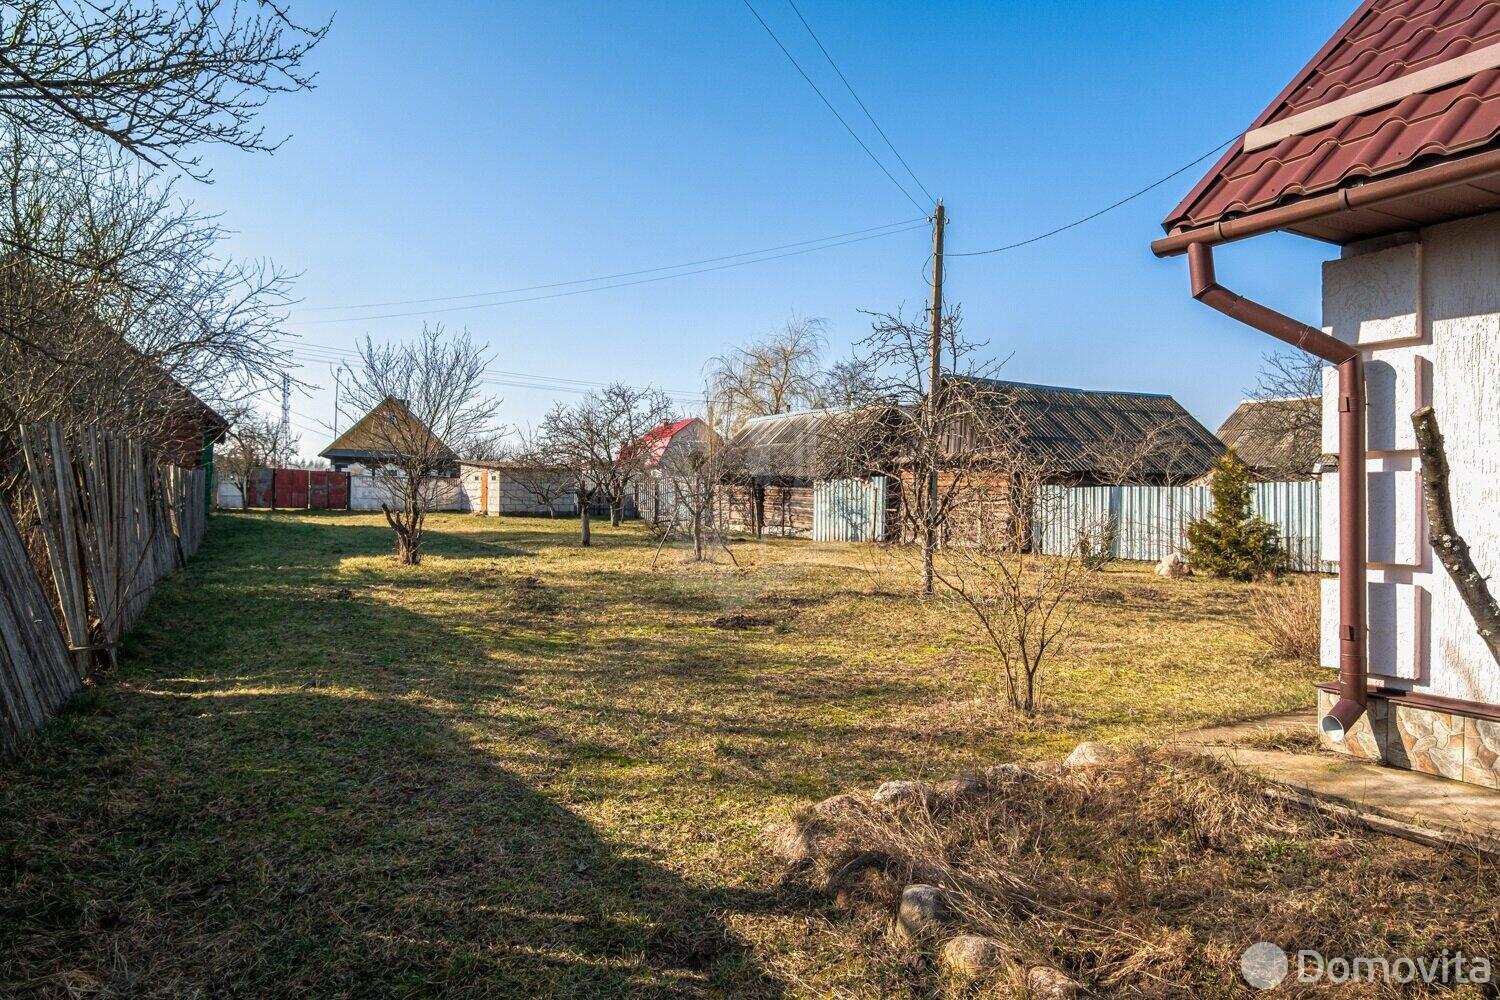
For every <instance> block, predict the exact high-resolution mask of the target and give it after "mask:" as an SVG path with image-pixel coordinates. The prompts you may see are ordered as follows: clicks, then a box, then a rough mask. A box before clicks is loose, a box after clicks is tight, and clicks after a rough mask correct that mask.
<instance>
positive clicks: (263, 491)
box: [245, 469, 276, 507]
mask: <svg viewBox="0 0 1500 1000" xmlns="http://www.w3.org/2000/svg"><path fill="white" fill-rule="evenodd" d="M275 479H276V470H275V469H251V470H250V475H249V477H248V480H247V482H246V483H245V486H246V489H245V492H246V493H247V494H248V495H247V496H246V497H245V506H246V507H273V506H275V503H276V494H275V486H274V483H275Z"/></svg>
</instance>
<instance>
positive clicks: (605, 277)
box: [303, 217, 926, 312]
mask: <svg viewBox="0 0 1500 1000" xmlns="http://www.w3.org/2000/svg"><path fill="white" fill-rule="evenodd" d="M918 222H926V218H925V217H924V218H921V219H903V220H901V221H900V222H887V223H886V224H885V225H883V226H871V227H870V228H868V229H855V230H853V231H851V232H847V233H835V234H834V235H832V236H819V237H818V238H817V239H811V240H799V241H798V242H796V243H783V244H781V245H780V246H774V247H762V248H761V249H759V250H745V251H742V252H740V253H730V254H725V255H723V256H722V257H705V258H703V259H702V260H689V261H683V262H682V263H680V264H663V265H662V266H661V267H646V268H642V269H641V270H639V271H619V272H616V273H615V274H600V275H596V276H594V277H592V278H574V279H573V280H572V281H554V282H551V283H549V284H545V285H523V286H521V287H519V288H501V289H496V290H495V291H490V292H467V293H464V294H462V295H437V296H433V297H432V298H426V299H390V300H388V301H385V302H357V303H351V304H349V305H342V306H309V307H308V308H306V309H304V310H303V312H334V311H337V312H342V311H345V310H351V309H380V308H384V307H386V306H412V305H421V304H423V303H427V302H458V301H461V300H464V299H483V298H489V297H490V296H492V295H516V294H519V293H520V292H536V291H542V290H543V289H547V288H565V287H567V286H568V285H589V284H593V283H594V282H596V281H613V280H615V279H616V278H634V277H636V276H637V275H641V274H656V273H658V272H661V271H677V270H680V269H682V268H685V267H697V266H698V265H700V264H717V263H718V262H719V261H724V260H737V259H739V258H741V257H754V256H758V255H760V254H767V253H775V252H776V251H778V250H791V249H793V248H795V247H806V246H812V245H813V244H814V243H827V242H829V241H830V240H841V239H844V238H845V237H848V236H863V235H865V234H866V233H880V231H881V230H883V229H894V228H896V227H897V226H912V225H915V224H916V223H918ZM881 235H884V234H883V233H882V234H881ZM748 263H753V261H752V262H748Z"/></svg>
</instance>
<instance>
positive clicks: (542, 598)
mask: <svg viewBox="0 0 1500 1000" xmlns="http://www.w3.org/2000/svg"><path fill="white" fill-rule="evenodd" d="M511 590H512V593H511V598H510V604H511V607H514V608H519V609H520V610H522V611H530V612H533V613H535V614H543V615H551V614H556V613H557V611H558V609H559V607H560V602H559V600H558V596H557V591H555V590H553V589H552V588H550V587H548V586H547V585H546V584H545V583H543V582H542V581H541V580H539V579H537V578H536V577H534V576H519V577H516V579H515V580H513V581H511Z"/></svg>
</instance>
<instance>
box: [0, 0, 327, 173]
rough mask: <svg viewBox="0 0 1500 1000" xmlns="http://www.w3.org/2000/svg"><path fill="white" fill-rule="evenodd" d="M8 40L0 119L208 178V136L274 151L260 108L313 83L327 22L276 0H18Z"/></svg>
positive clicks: (3, 47) (29, 131)
mask: <svg viewBox="0 0 1500 1000" xmlns="http://www.w3.org/2000/svg"><path fill="white" fill-rule="evenodd" d="M5 6H6V14H7V16H6V18H5V30H4V33H3V37H0V121H3V122H4V123H5V125H6V127H7V129H8V130H9V131H10V132H12V133H13V134H17V135H22V136H25V137H26V138H28V139H31V140H35V141H37V142H40V143H42V144H44V145H47V146H51V147H57V146H61V145H65V144H78V143H89V142H93V143H94V144H105V145H111V146H115V147H118V148H119V149H122V150H128V151H129V152H130V153H132V154H134V155H135V156H137V157H139V158H140V159H141V160H142V161H144V162H146V163H148V164H151V165H152V166H158V167H159V166H163V165H165V164H168V163H171V164H175V165H176V166H178V167H180V168H181V169H182V170H184V171H185V172H187V173H189V174H193V175H195V176H197V177H200V178H206V177H207V175H208V172H207V170H205V169H203V167H202V164H201V161H200V157H199V156H198V154H197V153H196V152H195V150H196V148H197V147H200V146H202V145H221V146H230V147H233V148H237V149H246V150H263V151H270V150H274V149H276V147H277V146H279V145H280V142H279V141H272V140H269V139H267V138H266V136H265V133H264V131H263V130H262V129H260V128H258V127H256V125H255V117H256V115H257V114H258V113H259V111H260V109H261V107H262V106H263V105H264V104H265V102H266V100H267V99H268V98H269V97H270V96H271V95H272V94H276V93H287V92H291V91H298V90H305V89H307V88H309V87H311V86H312V83H313V76H312V74H310V73H308V72H307V71H306V70H304V69H303V67H302V63H303V60H304V59H305V58H306V57H307V55H308V53H309V52H311V50H312V48H313V46H315V45H317V43H318V42H319V41H321V40H322V38H323V36H324V35H325V34H326V32H327V30H328V26H327V25H326V24H325V25H321V26H316V27H304V26H301V25H298V24H297V23H296V22H294V21H293V20H292V18H291V16H290V14H289V13H288V10H287V7H286V5H285V4H284V3H281V2H280V0H276V2H270V0H261V2H259V3H254V4H248V3H243V2H238V0H181V2H173V3H161V2H160V0H143V2H139V3H132V2H122V0H112V2H111V0H106V2H99V3H93V2H90V3H70V2H66V0H13V2H11V3H7V4H6V5H5Z"/></svg>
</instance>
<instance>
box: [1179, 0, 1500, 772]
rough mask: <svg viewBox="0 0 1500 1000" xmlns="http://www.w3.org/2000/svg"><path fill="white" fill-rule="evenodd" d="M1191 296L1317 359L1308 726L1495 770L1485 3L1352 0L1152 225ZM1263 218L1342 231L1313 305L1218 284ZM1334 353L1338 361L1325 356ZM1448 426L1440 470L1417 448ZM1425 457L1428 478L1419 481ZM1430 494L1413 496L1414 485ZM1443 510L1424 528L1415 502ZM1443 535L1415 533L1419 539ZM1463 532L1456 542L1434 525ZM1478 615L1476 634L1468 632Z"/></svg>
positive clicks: (1496, 187) (1498, 673) (1492, 112)
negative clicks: (1317, 571)
mask: <svg viewBox="0 0 1500 1000" xmlns="http://www.w3.org/2000/svg"><path fill="white" fill-rule="evenodd" d="M1163 228H1164V229H1165V230H1166V235H1165V236H1163V237H1162V238H1160V239H1158V240H1156V241H1155V242H1154V243H1153V244H1152V249H1153V250H1154V251H1155V252H1156V253H1157V254H1158V255H1159V256H1173V255H1179V254H1186V255H1187V256H1188V263H1189V267H1188V272H1189V277H1190V289H1191V293H1192V295H1193V297H1194V298H1196V299H1198V300H1199V301H1200V302H1202V303H1204V304H1205V305H1208V306H1210V307H1212V308H1214V309H1216V310H1218V311H1219V312H1222V313H1224V314H1225V315H1227V316H1229V317H1230V318H1231V319H1234V320H1237V321H1239V322H1241V323H1244V324H1247V325H1249V326H1251V327H1253V328H1255V329H1257V330H1260V331H1262V332H1264V333H1266V334H1268V335H1270V336H1272V337H1275V338H1277V339H1279V340H1281V341H1284V342H1286V343H1289V344H1291V345H1293V346H1296V347H1299V348H1301V349H1303V350H1305V351H1308V352H1310V353H1312V354H1314V355H1315V356H1317V357H1319V358H1321V359H1322V360H1324V361H1325V362H1327V364H1328V365H1329V366H1331V367H1330V368H1329V373H1330V377H1329V381H1328V382H1327V383H1325V388H1324V395H1323V421H1322V422H1323V442H1322V445H1323V449H1324V450H1325V451H1330V452H1337V453H1338V475H1337V478H1336V479H1335V478H1333V477H1325V489H1324V499H1323V508H1324V512H1325V521H1327V522H1329V523H1328V524H1327V525H1326V527H1325V530H1324V532H1323V536H1324V538H1325V539H1326V538H1336V539H1337V540H1338V544H1337V548H1336V551H1329V552H1326V553H1325V555H1326V556H1328V557H1332V558H1336V559H1337V561H1338V564H1339V578H1338V580H1336V581H1329V584H1328V586H1327V588H1326V590H1325V596H1324V614H1323V637H1324V662H1325V664H1326V665H1328V666H1330V667H1337V669H1338V678H1337V680H1336V681H1332V680H1330V681H1329V682H1327V683H1324V684H1321V685H1319V687H1320V691H1319V721H1320V730H1321V732H1322V734H1323V739H1324V741H1325V744H1326V745H1328V746H1329V747H1331V748H1333V749H1337V750H1340V751H1341V752H1344V753H1348V754H1351V755H1354V756H1357V757H1362V758H1368V759H1373V760H1380V761H1384V762H1386V763H1388V764H1393V765H1396V766H1401V767H1409V768H1415V769H1418V770H1422V771H1428V772H1431V773H1435V774H1440V775H1443V776H1446V777H1449V778H1457V779H1461V780H1466V781H1471V782H1477V783H1480V784H1485V785H1489V786H1492V787H1495V786H1500V637H1496V636H1495V634H1494V629H1493V624H1492V623H1491V622H1489V621H1487V611H1488V608H1487V605H1488V604H1489V595H1488V594H1487V593H1486V586H1487V585H1486V584H1485V583H1484V581H1485V580H1486V579H1487V578H1492V577H1494V576H1495V574H1497V572H1500V510H1497V506H1496V505H1497V503H1500V493H1497V491H1496V489H1495V487H1494V484H1495V483H1496V482H1500V408H1497V407H1496V405H1495V401H1496V400H1497V399H1500V280H1497V275H1500V13H1497V8H1496V6H1495V5H1494V4H1493V3H1489V2H1486V0H1441V2H1435V0H1366V2H1364V3H1361V4H1360V5H1359V7H1358V8H1357V9H1356V10H1355V11H1354V13H1353V14H1352V15H1351V16H1350V17H1349V19H1348V20H1347V21H1345V22H1344V24H1343V25H1342V26H1340V27H1339V28H1338V30H1336V31H1335V32H1334V33H1333V36H1332V37H1331V38H1329V40H1328V42H1327V44H1325V45H1324V46H1323V47H1322V48H1321V49H1320V50H1319V51H1318V52H1317V53H1316V54H1315V55H1314V56H1313V58H1312V59H1311V60H1310V61H1309V62H1308V64H1307V65H1306V66H1304V67H1303V68H1302V70H1301V71H1300V72H1299V73H1297V74H1296V76H1294V77H1293V78H1292V79H1291V81H1289V82H1288V83H1287V84H1286V86H1285V87H1284V88H1283V89H1282V91H1281V93H1280V94H1278V95H1277V96H1276V97H1275V98H1274V99H1273V100H1272V101H1271V103H1270V104H1269V105H1267V107H1266V109H1265V111H1263V112H1262V113H1261V114H1260V115H1259V116H1258V117H1257V118H1256V119H1255V120H1254V121H1253V122H1251V123H1250V127H1249V128H1248V129H1247V130H1246V132H1245V133H1244V135H1243V136H1242V137H1241V138H1240V139H1239V140H1237V141H1236V142H1235V143H1233V145H1232V146H1231V147H1230V149H1229V150H1228V151H1227V152H1226V153H1225V154H1224V155H1223V157H1221V158H1220V160H1219V162H1218V163H1216V164H1215V165H1214V167H1213V169H1211V170H1210V171H1208V173H1207V174H1205V175H1204V177H1203V178H1202V180H1200V181H1199V182H1198V183H1197V185H1195V186H1194V187H1193V189H1192V190H1191V191H1190V192H1189V193H1188V194H1187V196H1186V197H1185V198H1184V199H1183V200H1182V202H1181V203H1180V204H1178V205H1177V207H1176V208H1174V209H1172V211H1171V212H1170V213H1168V215H1167V217H1166V218H1165V219H1164V220H1163ZM1275 231H1282V232H1291V233H1296V234H1299V235H1302V236H1306V237H1309V238H1312V239H1317V240H1322V241H1325V242H1327V243H1330V244H1333V245H1335V246H1336V247H1337V248H1339V249H1338V250H1337V252H1336V259H1332V260H1329V261H1327V262H1326V263H1325V264H1324V265H1323V274H1322V278H1323V315H1322V317H1321V321H1319V322H1317V323H1316V324H1314V323H1312V322H1308V321H1306V320H1305V319H1299V318H1293V317H1290V316H1285V315H1282V314H1280V313H1277V312H1275V311H1274V310H1272V309H1269V308H1267V307H1266V306H1263V305H1260V304H1259V303H1257V302H1255V301H1254V300H1252V299H1250V298H1247V297H1245V296H1243V295H1241V294H1240V293H1239V292H1238V291H1231V290H1229V289H1227V288H1225V287H1224V286H1223V285H1221V284H1220V283H1219V282H1218V279H1217V277H1216V274H1215V269H1214V256H1215V251H1216V250H1217V248H1219V247H1221V246H1223V245H1225V244H1228V243H1232V242H1234V241H1237V240H1242V239H1248V238H1251V237H1254V236H1257V235H1260V234H1263V233H1270V232H1275ZM1335 372H1336V373H1335ZM1434 423H1435V424H1436V426H1437V427H1438V428H1440V430H1441V434H1442V435H1443V436H1445V437H1446V449H1445V450H1446V456H1447V457H1446V463H1445V464H1446V468H1443V464H1444V463H1441V462H1439V461H1438V460H1437V459H1438V448H1439V446H1440V445H1441V444H1442V439H1441V438H1440V437H1438V436H1437V435H1435V434H1433V433H1432V430H1433V427H1434ZM1424 473H1425V476H1424ZM1429 493H1430V499H1435V500H1438V501H1441V500H1442V499H1443V498H1444V494H1446V500H1447V503H1446V504H1443V503H1426V504H1424V498H1429V496H1428V495H1429ZM1428 507H1430V508H1431V509H1432V510H1434V512H1435V513H1434V515H1433V516H1434V517H1435V518H1440V519H1441V520H1442V521H1443V522H1446V523H1441V524H1439V523H1433V524H1429V523H1428V515H1427V513H1426V509H1427V508H1428ZM1434 537H1436V538H1437V539H1438V540H1439V542H1440V543H1441V546H1440V547H1435V546H1434V543H1433V541H1432V539H1433V538H1434ZM1455 537H1461V538H1462V539H1463V540H1464V541H1465V542H1466V543H1467V555H1465V554H1464V553H1462V552H1461V551H1460V549H1461V548H1462V547H1461V546H1456V545H1454V544H1452V540H1453V539H1454V538H1455ZM1485 630H1488V631H1489V635H1488V636H1487V635H1486V634H1485Z"/></svg>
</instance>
